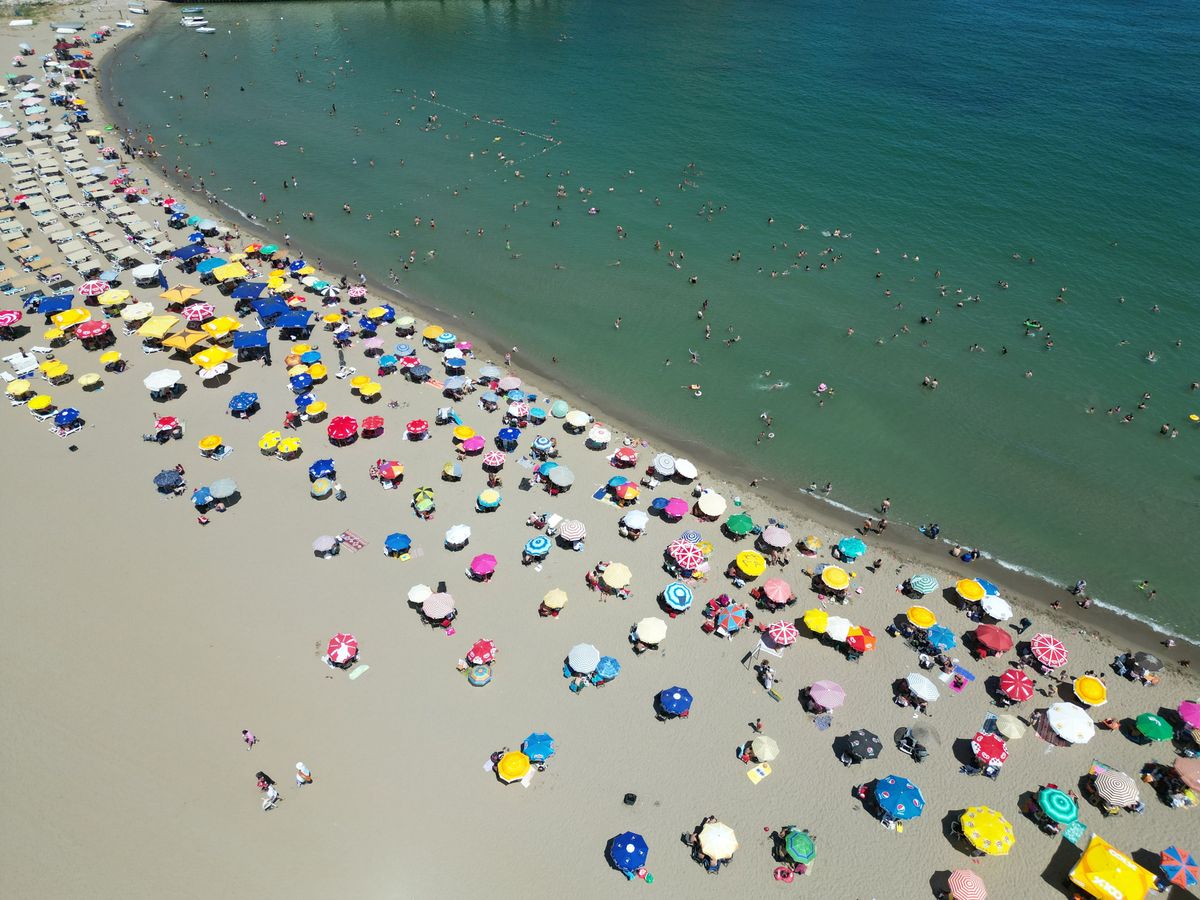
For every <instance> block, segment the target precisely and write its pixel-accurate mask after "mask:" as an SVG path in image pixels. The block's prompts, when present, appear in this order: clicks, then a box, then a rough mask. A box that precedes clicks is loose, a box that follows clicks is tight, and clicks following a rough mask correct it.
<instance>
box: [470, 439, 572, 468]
mask: <svg viewBox="0 0 1200 900" xmlns="http://www.w3.org/2000/svg"><path fill="white" fill-rule="evenodd" d="M471 440H472V441H473V440H475V438H471ZM469 443H470V441H467V442H465V443H464V444H463V446H464V447H466V446H467V444H469ZM557 468H558V463H556V462H555V461H554V460H552V459H547V460H545V461H543V462H540V463H538V464H537V465H536V466H534V467H533V471H535V472H536V473H537V474H539V475H549V474H550V470H551V469H557Z"/></svg>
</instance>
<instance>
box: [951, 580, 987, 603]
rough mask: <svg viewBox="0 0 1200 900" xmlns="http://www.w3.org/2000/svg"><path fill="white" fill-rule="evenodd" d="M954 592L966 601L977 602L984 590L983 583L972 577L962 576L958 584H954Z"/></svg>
mask: <svg viewBox="0 0 1200 900" xmlns="http://www.w3.org/2000/svg"><path fill="white" fill-rule="evenodd" d="M954 590H955V593H957V594H958V596H960V597H962V598H963V599H964V600H966V601H967V602H968V603H978V602H979V601H980V600H982V599H983V597H984V594H985V593H986V591H984V589H983V585H982V584H980V583H979V582H978V581H976V580H975V579H974V578H963V579H961V580H960V581H959V582H958V584H956V585H954Z"/></svg>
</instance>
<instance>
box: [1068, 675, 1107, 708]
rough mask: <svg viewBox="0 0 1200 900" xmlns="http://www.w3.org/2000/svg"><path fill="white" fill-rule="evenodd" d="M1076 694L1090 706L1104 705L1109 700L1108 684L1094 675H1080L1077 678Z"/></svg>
mask: <svg viewBox="0 0 1200 900" xmlns="http://www.w3.org/2000/svg"><path fill="white" fill-rule="evenodd" d="M1074 692H1075V696H1076V697H1078V698H1079V699H1080V700H1081V701H1083V702H1084V703H1086V704H1087V705H1088V706H1103V705H1104V704H1105V703H1107V702H1108V686H1107V685H1106V684H1105V683H1104V682H1103V681H1101V680H1100V679H1099V678H1097V677H1095V676H1094V675H1080V676H1079V677H1078V678H1076V679H1075V684H1074Z"/></svg>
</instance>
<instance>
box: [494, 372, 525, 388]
mask: <svg viewBox="0 0 1200 900" xmlns="http://www.w3.org/2000/svg"><path fill="white" fill-rule="evenodd" d="M497 386H498V387H499V388H500V390H502V391H515V390H516V389H517V388H519V387H520V386H521V379H520V378H518V377H517V376H516V375H506V376H504V377H503V378H501V379H500V383H499V385H497Z"/></svg>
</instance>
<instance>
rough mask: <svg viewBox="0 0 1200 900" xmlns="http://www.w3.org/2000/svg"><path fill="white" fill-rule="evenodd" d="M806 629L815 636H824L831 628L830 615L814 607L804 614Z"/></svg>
mask: <svg viewBox="0 0 1200 900" xmlns="http://www.w3.org/2000/svg"><path fill="white" fill-rule="evenodd" d="M804 627H805V628H807V629H808V630H809V631H811V632H812V633H813V634H824V633H825V629H827V628H828V627H829V613H827V612H826V611H825V610H823V609H821V608H820V607H814V608H813V609H810V610H808V611H807V612H806V613H805V614H804Z"/></svg>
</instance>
